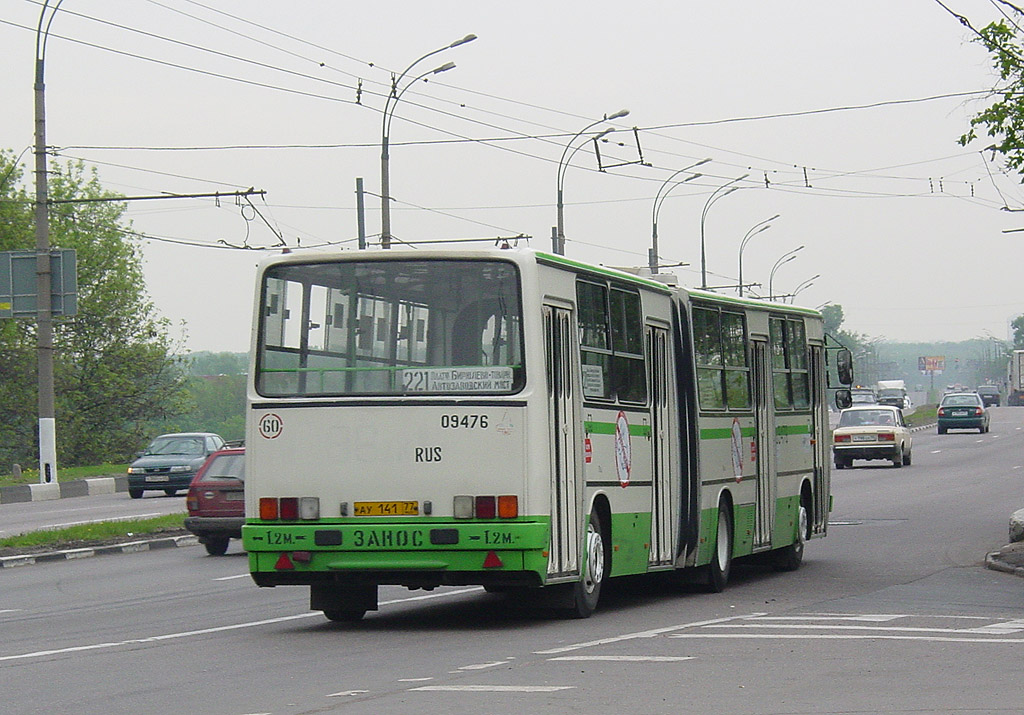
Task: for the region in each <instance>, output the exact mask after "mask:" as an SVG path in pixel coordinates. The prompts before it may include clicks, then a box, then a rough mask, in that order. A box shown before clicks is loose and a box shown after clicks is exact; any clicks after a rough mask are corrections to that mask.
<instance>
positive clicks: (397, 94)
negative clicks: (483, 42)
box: [380, 35, 476, 248]
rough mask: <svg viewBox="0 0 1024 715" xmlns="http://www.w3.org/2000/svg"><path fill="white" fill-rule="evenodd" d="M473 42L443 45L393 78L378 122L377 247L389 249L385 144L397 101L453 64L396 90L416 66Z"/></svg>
mask: <svg viewBox="0 0 1024 715" xmlns="http://www.w3.org/2000/svg"><path fill="white" fill-rule="evenodd" d="M475 39H476V35H466V36H465V37H463V38H462V39H459V40H456V41H455V42H453V43H451V44H450V45H445V46H444V47H440V48H438V49H436V50H432V51H431V52H428V53H427V54H425V55H423V56H422V57H420V58H419V59H418V60H416V61H415V62H413V63H412V64H411V65H409V66H408V67H406V68H405V70H404V71H403V72H402V74H400V75H398V77H397V78H395V77H392V80H391V92H390V93H389V94H388V98H387V100H386V101H385V102H384V117H383V120H382V121H381V130H380V247H381V248H391V176H390V171H389V166H388V163H389V160H390V154H389V151H388V144H389V141H390V134H391V118H392V117H393V116H394V114H395V107H397V106H398V100H399V99H401V98H402V95H403V94H405V90H407V89H409V87H411V86H413V85H414V84H416V83H417V82H419V81H420V80H421V79H423V78H424V77H427V76H428V75H432V74H440V73H441V72H447V71H448V70H450V69H454V68H455V63H454V62H445V63H444V64H443V65H441V66H440V67H436V68H434V69H432V70H430V71H429V72H424V73H423V74H421V75H419V76H418V77H416V78H415V79H411V80H409V82H407V83H406V84H405V86H404V87H402V88H401V89H399V88H398V86H399V85H400V84H402V80H403V79H405V76H406V75H407V74H409V71H410V70H412V68H413V67H415V66H416V65H418V64H419V63H420V62H422V61H423V60H425V59H427V58H428V57H432V56H433V55H436V54H437V53H439V52H444V51H445V50H450V49H452V48H453V47H458V46H459V45H464V44H466V43H467V42H472V41H473V40H475Z"/></svg>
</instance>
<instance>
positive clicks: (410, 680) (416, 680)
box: [398, 678, 433, 683]
mask: <svg viewBox="0 0 1024 715" xmlns="http://www.w3.org/2000/svg"><path fill="white" fill-rule="evenodd" d="M428 680H433V678H399V679H398V682H399V683H425V682H426V681H428Z"/></svg>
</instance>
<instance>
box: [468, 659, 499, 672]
mask: <svg viewBox="0 0 1024 715" xmlns="http://www.w3.org/2000/svg"><path fill="white" fill-rule="evenodd" d="M508 662H510V661H507V660H496V661H494V662H493V663H477V664H476V665H463V666H460V667H459V670H484V669H486V668H493V667H494V666H496V665H505V664H506V663H508Z"/></svg>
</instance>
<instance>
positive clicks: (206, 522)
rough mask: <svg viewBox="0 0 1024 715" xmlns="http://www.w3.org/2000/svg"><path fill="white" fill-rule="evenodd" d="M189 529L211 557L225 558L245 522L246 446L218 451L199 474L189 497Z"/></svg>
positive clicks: (186, 520) (189, 492)
mask: <svg viewBox="0 0 1024 715" xmlns="http://www.w3.org/2000/svg"><path fill="white" fill-rule="evenodd" d="M185 505H186V506H187V507H188V516H187V517H185V528H186V529H188V530H189V531H191V532H192V533H193V534H195V535H196V536H198V537H199V543H201V544H203V545H204V546H205V547H206V553H208V554H209V555H210V556H223V555H224V554H225V552H227V550H228V542H229V541H230V540H231V539H240V538H242V524H244V523H245V447H230V448H226V449H222V450H219V451H217V452H214V453H213V454H211V455H210V456H209V458H208V459H207V460H206V462H204V463H203V466H202V467H200V468H199V471H198V472H196V476H195V477H194V478H193V479H192V483H191V484H190V485H189V488H188V496H187V497H185Z"/></svg>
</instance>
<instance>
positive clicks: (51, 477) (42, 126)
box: [34, 0, 63, 484]
mask: <svg viewBox="0 0 1024 715" xmlns="http://www.w3.org/2000/svg"><path fill="white" fill-rule="evenodd" d="M62 2H63V0H57V2H56V3H55V4H54V5H53V7H52V9H51V8H50V0H44V2H43V9H42V10H40V12H39V24H38V25H37V26H36V62H35V84H34V90H35V125H36V128H35V135H36V137H35V180H36V202H35V237H36V353H37V360H38V370H39V376H38V380H39V397H38V400H39V481H40V483H44V484H45V483H48V482H56V481H57V426H56V409H55V407H54V394H53V393H54V388H53V312H52V309H51V305H50V292H51V283H52V280H51V278H52V277H51V275H50V213H49V203H50V197H49V189H48V186H47V183H48V182H47V176H46V84H45V81H44V76H45V62H46V40H47V39H48V38H49V34H50V25H51V24H52V23H53V19H54V17H56V15H57V10H58V9H60V4H61V3H62ZM48 11H49V16H48V17H47V12H48Z"/></svg>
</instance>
